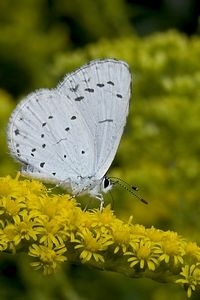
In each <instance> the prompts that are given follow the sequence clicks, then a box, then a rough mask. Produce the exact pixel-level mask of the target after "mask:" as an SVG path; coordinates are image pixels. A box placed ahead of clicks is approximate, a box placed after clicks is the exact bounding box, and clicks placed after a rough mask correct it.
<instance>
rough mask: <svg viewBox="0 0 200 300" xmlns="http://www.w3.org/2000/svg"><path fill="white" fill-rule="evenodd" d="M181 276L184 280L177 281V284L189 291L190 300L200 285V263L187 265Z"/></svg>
mask: <svg viewBox="0 0 200 300" xmlns="http://www.w3.org/2000/svg"><path fill="white" fill-rule="evenodd" d="M180 275H182V276H183V278H182V279H178V280H176V283H180V284H183V285H184V287H185V289H186V290H187V296H188V298H190V297H191V295H192V291H195V289H196V287H197V286H198V285H199V284H200V263H197V264H193V265H191V266H189V265H185V266H184V267H183V268H182V272H181V273H180Z"/></svg>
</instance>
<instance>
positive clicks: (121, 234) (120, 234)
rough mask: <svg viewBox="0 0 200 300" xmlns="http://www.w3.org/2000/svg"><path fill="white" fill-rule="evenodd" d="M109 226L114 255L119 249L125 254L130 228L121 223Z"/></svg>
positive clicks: (129, 237) (129, 238) (129, 239)
mask: <svg viewBox="0 0 200 300" xmlns="http://www.w3.org/2000/svg"><path fill="white" fill-rule="evenodd" d="M110 226H111V232H112V237H113V243H114V247H115V249H114V253H117V252H118V251H119V250H120V249H121V250H122V252H123V253H125V252H126V251H127V248H128V247H129V244H130V241H131V226H130V225H128V224H123V223H122V222H113V223H111V225H110Z"/></svg>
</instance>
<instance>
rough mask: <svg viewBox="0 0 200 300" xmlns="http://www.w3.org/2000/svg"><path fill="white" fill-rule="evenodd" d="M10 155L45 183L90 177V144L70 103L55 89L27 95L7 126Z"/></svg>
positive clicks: (28, 172) (91, 145) (25, 171)
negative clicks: (44, 180)
mask: <svg viewBox="0 0 200 300" xmlns="http://www.w3.org/2000/svg"><path fill="white" fill-rule="evenodd" d="M8 146H9V149H10V152H11V154H12V155H13V156H14V157H15V158H16V159H17V160H18V161H20V162H22V163H23V164H24V167H23V169H22V172H23V173H24V174H25V175H29V176H31V177H36V178H41V179H46V181H54V182H61V181H68V179H71V180H73V179H74V178H77V176H80V175H81V176H88V175H89V174H91V172H92V169H93V165H92V164H91V162H92V161H93V160H94V158H93V156H94V149H93V148H94V144H93V140H92V137H91V136H90V131H89V130H87V125H86V124H85V121H84V119H83V117H82V115H81V114H80V112H79V111H78V109H77V107H76V105H74V102H72V101H71V100H70V99H69V98H68V97H67V96H65V95H63V94H62V95H61V94H59V92H58V91H57V90H56V89H55V90H48V89H42V90H39V91H37V92H35V93H32V94H30V95H28V96H27V98H25V99H24V100H23V101H21V102H20V103H19V104H18V106H17V107H16V109H15V111H14V112H13V114H12V116H11V118H10V121H9V125H8Z"/></svg>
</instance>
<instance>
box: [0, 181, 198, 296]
mask: <svg viewBox="0 0 200 300" xmlns="http://www.w3.org/2000/svg"><path fill="white" fill-rule="evenodd" d="M0 251H4V252H7V253H16V252H20V251H23V252H27V254H28V255H29V256H31V257H32V258H33V261H32V263H31V264H32V266H33V267H34V268H35V269H36V270H37V269H42V271H43V272H44V274H51V273H53V272H55V271H56V270H57V269H58V267H59V266H60V265H61V264H62V263H63V262H64V261H66V260H68V261H70V262H76V263H87V264H88V265H92V266H96V267H98V268H100V269H104V270H112V271H116V272H120V273H123V274H125V275H126V276H130V277H147V278H152V279H154V280H157V281H162V282H174V283H178V284H180V285H182V286H184V288H185V289H186V291H187V295H188V297H190V296H191V294H192V292H193V291H195V290H199V289H200V248H199V247H198V246H197V245H196V243H192V242H187V241H186V240H184V239H183V238H182V237H180V236H179V235H178V234H177V233H176V232H172V231H166V232H164V231H162V230H158V229H155V228H154V227H151V228H145V227H144V226H142V225H138V224H135V225H134V224H131V222H130V221H129V222H127V223H124V222H123V221H121V220H119V219H118V218H116V216H115V215H114V214H113V212H112V210H111V209H110V206H107V207H105V208H104V210H103V211H102V212H100V211H99V210H93V211H82V210H81V208H80V207H79V205H78V204H77V202H76V201H75V199H74V198H73V199H72V198H71V197H70V196H69V195H65V194H64V195H51V194H49V192H48V190H47V188H46V187H45V186H44V185H43V184H42V183H40V182H39V181H36V180H22V181H19V179H18V177H16V178H15V179H12V178H11V177H9V176H7V177H3V178H0Z"/></svg>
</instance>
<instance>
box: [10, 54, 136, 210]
mask: <svg viewBox="0 0 200 300" xmlns="http://www.w3.org/2000/svg"><path fill="white" fill-rule="evenodd" d="M130 96H131V72H130V69H129V66H128V64H127V63H126V62H124V61H121V60H116V59H98V60H93V61H91V62H89V63H88V64H86V65H84V66H82V67H80V68H79V69H77V70H75V71H74V72H72V73H70V74H67V75H66V76H65V77H64V79H63V80H62V81H61V82H60V83H59V84H58V85H57V87H56V88H54V89H39V90H37V91H35V92H33V93H31V94H29V95H28V96H27V97H25V99H24V100H22V101H21V102H20V103H19V104H18V105H17V106H16V108H15V110H14V112H13V113H12V115H11V117H10V119H9V123H8V131H7V139H8V147H9V150H10V153H11V155H12V156H13V157H14V158H15V159H16V160H17V161H19V162H20V163H22V169H21V173H22V175H24V176H28V177H32V178H37V179H40V180H43V181H45V182H51V183H55V184H58V185H61V186H62V187H63V188H66V189H67V190H68V191H69V192H70V193H71V194H72V195H75V196H77V195H81V194H89V195H90V196H92V197H95V198H97V199H98V200H100V203H101V208H102V207H103V203H104V200H103V193H106V192H107V191H108V190H110V189H111V188H112V182H111V180H109V178H108V177H107V176H106V175H105V174H106V173H107V171H108V169H109V167H110V165H111V163H112V161H113V159H114V157H115V154H116V151H117V148H118V145H119V142H120V140H121V136H122V133H123V130H124V126H125V123H126V118H127V115H128V111H129V100H130Z"/></svg>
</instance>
